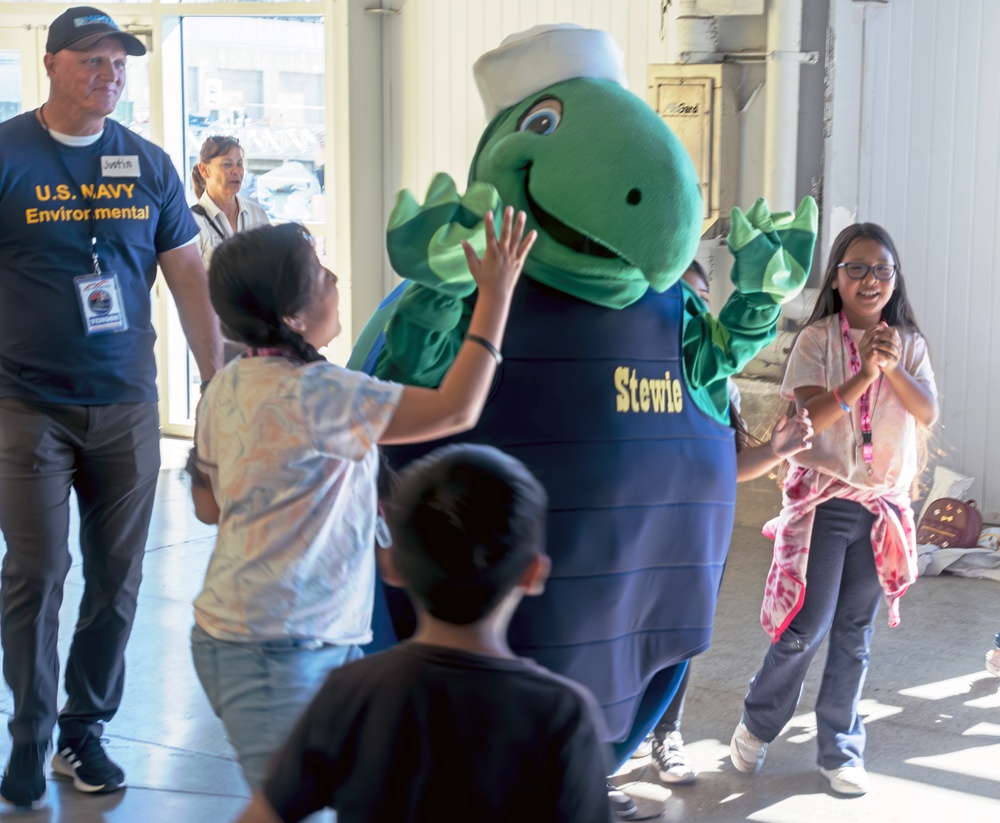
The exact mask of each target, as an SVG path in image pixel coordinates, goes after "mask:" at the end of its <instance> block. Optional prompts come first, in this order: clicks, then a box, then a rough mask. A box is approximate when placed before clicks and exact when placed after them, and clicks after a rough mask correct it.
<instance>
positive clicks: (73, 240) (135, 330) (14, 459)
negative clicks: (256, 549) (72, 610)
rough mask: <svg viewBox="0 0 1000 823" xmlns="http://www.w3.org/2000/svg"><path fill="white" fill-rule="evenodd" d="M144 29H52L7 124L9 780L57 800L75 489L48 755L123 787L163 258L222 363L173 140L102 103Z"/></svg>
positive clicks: (154, 446)
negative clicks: (40, 78) (34, 82)
mask: <svg viewBox="0 0 1000 823" xmlns="http://www.w3.org/2000/svg"><path fill="white" fill-rule="evenodd" d="M144 53H145V47H144V46H143V45H142V43H141V42H140V41H139V40H137V39H136V38H135V37H133V36H132V35H130V34H126V33H125V32H122V31H120V30H119V29H118V27H117V26H116V25H115V23H114V21H113V20H111V18H110V17H108V16H107V15H105V14H104V13H103V12H101V11H99V10H98V9H94V8H90V7H86V6H82V7H76V8H71V9H69V10H67V11H66V12H64V13H63V14H61V15H60V16H59V17H58V18H56V20H55V21H54V22H53V23H52V25H51V26H50V27H49V33H48V42H47V44H46V54H45V58H44V60H45V69H46V72H47V74H48V77H49V81H50V91H49V97H48V100H47V101H46V102H45V103H44V104H43V105H42V106H41V107H40V108H39V109H37V110H35V111H32V112H28V113H26V114H22V115H19V116H18V117H15V118H13V119H12V120H9V121H7V122H5V123H3V124H0V529H2V530H3V535H4V539H5V541H6V543H7V550H6V556H5V558H4V561H3V570H2V577H0V599H2V611H0V639H2V642H3V650H4V660H3V671H4V677H5V678H6V680H7V683H8V684H9V685H10V687H11V690H12V691H13V694H14V713H13V716H12V717H11V720H10V722H9V724H8V725H9V728H10V732H11V735H12V737H13V747H12V750H11V758H10V762H9V763H8V766H7V769H6V771H5V772H4V776H3V781H2V784H0V797H2V799H3V800H6V801H7V802H9V803H11V804H13V805H14V806H16V807H19V808H38V807H39V806H40V805H42V803H43V802H44V795H45V775H44V764H45V759H46V757H47V755H48V751H49V748H50V746H51V741H52V731H53V728H54V726H55V724H56V721H57V711H56V709H57V706H56V699H57V693H58V686H59V683H58V672H59V661H58V657H57V652H56V648H57V627H58V612H59V605H60V603H61V601H62V589H63V583H64V580H65V577H66V574H67V572H68V570H69V566H70V555H69V551H68V548H67V536H68V530H69V497H70V490H71V489H72V490H74V491H75V492H76V495H77V500H78V503H79V510H80V549H81V552H82V554H83V560H84V563H83V570H84V581H85V589H84V594H83V600H82V603H81V605H80V616H79V621H78V623H77V626H76V631H75V633H74V636H73V644H72V646H71V648H70V653H69V658H68V659H67V661H66V693H67V701H66V705H65V707H64V708H63V709H62V711H61V712H59V713H58V723H59V737H58V744H57V752H56V755H55V757H54V759H53V762H52V766H53V769H54V770H55V771H56V772H57V773H58V774H61V775H64V776H67V777H70V778H72V780H73V782H74V785H75V786H76V788H78V789H80V790H81V791H85V792H108V791H116V790H118V789H120V788H122V787H123V786H124V785H125V775H124V773H123V772H122V770H121V768H120V767H118V765H117V764H115V763H114V762H113V761H111V760H110V759H109V758H108V757H107V755H106V754H105V753H104V750H103V749H102V747H101V744H100V736H101V732H102V729H103V724H104V723H105V722H107V721H108V720H110V719H111V718H112V717H113V716H114V714H115V712H116V711H117V709H118V704H119V702H120V700H121V694H122V688H123V684H124V675H125V664H124V652H125V643H126V641H127V639H128V635H129V632H130V630H131V627H132V619H133V616H134V614H135V607H136V597H137V594H138V588H139V580H140V577H141V565H142V556H143V550H144V548H145V543H146V536H147V532H148V529H149V520H150V515H151V513H152V507H153V495H154V491H155V486H156V477H157V473H158V471H159V454H160V453H159V421H158V418H157V406H156V385H155V377H156V367H155V362H154V359H153V341H154V339H155V334H154V332H153V327H152V323H151V319H150V288H151V287H152V285H153V280H154V278H155V276H156V268H157V264H159V266H160V268H161V270H162V271H163V275H164V279H165V280H166V282H167V285H168V286H169V287H170V290H171V292H172V293H173V296H174V299H175V301H176V303H177V309H178V312H179V314H180V318H181V323H182V325H183V328H184V330H185V334H186V336H187V338H188V343H189V345H190V346H191V350H192V352H193V353H194V357H195V359H196V361H197V363H198V369H199V371H200V373H201V377H202V379H208V378H210V377H211V376H212V375H213V374H214V373H215V370H216V369H217V368H218V367H219V365H220V364H221V343H220V337H219V332H218V321H217V319H216V317H215V315H214V313H213V312H212V309H211V305H210V302H209V299H208V289H207V280H206V276H205V270H204V267H203V266H202V263H201V258H200V256H199V253H198V246H197V244H195V243H194V241H195V239H196V238H197V236H198V227H197V226H196V225H195V223H194V221H193V219H192V218H191V215H190V212H189V210H188V208H187V204H186V202H185V197H184V191H183V187H182V185H181V182H180V178H179V177H178V175H177V173H176V171H175V170H174V168H173V166H172V165H171V163H170V160H169V158H168V157H167V155H166V154H165V153H164V152H163V151H162V150H161V149H159V148H158V147H156V146H154V145H152V144H151V143H149V142H147V141H146V140H144V139H142V138H141V137H139V136H138V135H135V134H133V133H132V132H130V131H129V130H128V129H126V128H124V127H122V126H121V125H119V124H118V123H115V122H112V121H109V120H107V119H106V118H107V116H108V115H109V114H110V113H111V112H112V111H113V110H114V108H115V106H116V105H117V103H118V99H119V97H120V96H121V93H122V89H123V87H124V84H125V60H126V55H142V54H144Z"/></svg>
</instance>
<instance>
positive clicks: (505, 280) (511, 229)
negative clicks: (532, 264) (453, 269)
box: [462, 206, 538, 294]
mask: <svg viewBox="0 0 1000 823" xmlns="http://www.w3.org/2000/svg"><path fill="white" fill-rule="evenodd" d="M526 220H527V215H526V214H525V213H524V212H523V211H519V212H518V213H517V216H516V217H515V215H514V209H513V208H512V207H511V206H508V207H507V208H505V209H504V211H503V220H502V222H501V224H500V236H499V238H498V237H497V233H496V226H495V224H494V221H493V212H492V211H488V212H486V217H485V218H484V222H485V224H486V252H485V254H483V256H482V258H480V257H479V255H478V254H476V250H475V249H474V248H473V247H472V244H471V243H470V242H469V241H468V240H462V248H463V249H464V250H465V259H466V261H467V262H468V264H469V271H470V272H472V277H473V279H474V280H475V281H476V285H477V286H478V287H479V289H480V291H485V290H490V289H494V290H496V291H498V292H500V293H504V294H507V293H510V292H512V291H513V290H514V286H515V285H516V284H517V280H518V278H519V277H520V276H521V269H522V268H524V261H525V260H526V259H527V257H528V252H529V251H531V247H532V245H533V244H534V242H535V238H536V237H537V236H538V235H537V233H536V232H535V231H534V230H532V231H530V232H528V234H527V236H525V234H524V224H525V221H526Z"/></svg>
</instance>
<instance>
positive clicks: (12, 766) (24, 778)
mask: <svg viewBox="0 0 1000 823" xmlns="http://www.w3.org/2000/svg"><path fill="white" fill-rule="evenodd" d="M50 746H51V743H49V741H45V742H44V743H15V744H14V746H13V748H12V749H11V752H10V762H8V763H7V768H6V769H5V770H4V773H3V781H2V782H0V799H2V800H4V802H6V803H9V804H10V805H11V806H13V807H14V808H15V809H16V810H17V811H33V810H35V809H42V808H44V807H45V758H46V757H48V755H49V748H50Z"/></svg>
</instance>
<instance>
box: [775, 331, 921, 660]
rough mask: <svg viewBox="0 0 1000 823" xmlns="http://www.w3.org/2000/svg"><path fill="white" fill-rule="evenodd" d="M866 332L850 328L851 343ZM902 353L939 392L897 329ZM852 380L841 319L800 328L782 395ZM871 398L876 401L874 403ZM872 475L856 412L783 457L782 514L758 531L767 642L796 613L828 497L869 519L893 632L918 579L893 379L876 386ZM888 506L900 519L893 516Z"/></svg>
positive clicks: (908, 472) (913, 345)
mask: <svg viewBox="0 0 1000 823" xmlns="http://www.w3.org/2000/svg"><path fill="white" fill-rule="evenodd" d="M863 333H864V332H862V331H861V330H858V329H851V336H852V338H853V339H854V342H855V344H857V342H858V341H859V340H860V339H861V336H862V334H863ZM900 338H901V340H902V343H903V353H902V355H901V356H900V359H899V366H898V368H905V369H906V370H907V371H908V372H909V373H910V374H911V375H913V376H914V378H915V379H916V380H917V381H918V382H920V383H923V384H924V385H925V386H927V387H928V388H929V389H930V391H931V392H932V393H933V394H935V395H936V394H937V389H936V387H935V383H934V372H933V369H932V368H931V363H930V356H929V354H928V351H927V343H926V342H925V341H924V338H923V337H922V336H921V335H919V334H915V333H912V332H905V331H901V332H900ZM850 376H851V368H850V365H849V362H848V360H847V353H846V350H845V346H844V342H843V339H842V337H841V333H840V324H839V319H838V317H837V315H833V316H831V317H824V318H822V319H821V320H819V321H817V322H816V323H814V324H812V325H811V326H808V327H806V328H805V329H803V331H802V333H801V334H800V335H799V336H798V338H797V339H796V341H795V347H794V348H793V349H792V352H791V354H790V355H789V357H788V366H787V368H786V370H785V379H784V381H783V382H782V385H781V396H782V397H784V398H785V399H787V400H794V399H795V390H796V389H797V388H803V387H806V386H820V387H822V388H824V389H825V390H827V391H829V390H830V389H832V388H833V387H834V386H839V385H840V384H842V383H843V382H844V381H845V380H847V378H849V377H850ZM876 396H877V400H876ZM872 404H873V407H874V411H873V413H872V435H873V436H872V442H873V444H874V462H873V463H872V466H871V474H869V473H868V466H867V465H866V464H865V463H864V460H863V459H862V456H861V454H860V453H859V450H858V449H857V444H858V443H860V442H861V420H860V417H859V412H858V408H857V405H855V407H854V408H852V409H851V413H850V414H849V415H848V414H845V415H843V416H842V417H840V418H839V419H838V420H836V421H835V422H834V423H833V424H832V425H831V426H829V427H828V428H826V429H824V430H823V431H821V432H819V433H818V434H816V435H815V436H814V437H813V439H812V444H813V445H812V448H811V449H807V450H806V451H802V452H799V453H798V454H796V455H794V456H793V457H791V458H789V462H790V463H791V464H792V465H791V468H790V470H789V473H788V477H787V478H786V480H785V486H784V492H783V496H782V502H783V505H782V510H781V514H780V515H779V516H778V517H777V518H775V519H774V520H772V521H770V522H769V523H768V524H767V525H765V527H764V535H765V536H766V537H770V538H772V539H773V540H774V559H773V561H772V563H771V570H770V571H769V573H768V576H767V584H766V586H765V590H764V602H763V605H762V607H761V615H760V620H761V625H762V626H763V627H764V630H765V631H766V632H767V633H768V634H769V635H770V636H771V639H772V640H775V641H776V640H777V639H778V638H779V637H781V634H782V632H784V630H785V629H786V628H787V627H788V625H789V623H791V621H792V618H793V617H794V616H795V615H796V614H797V613H798V611H799V609H800V608H801V607H802V602H803V600H804V599H805V591H806V582H807V581H806V568H807V565H808V560H809V547H810V542H811V538H812V527H813V519H814V517H815V509H816V506H818V505H820V504H821V503H823V502H825V501H827V500H830V499H832V498H842V499H847V500H854V501H856V502H858V503H860V504H861V505H862V506H864V507H865V508H866V509H868V510H869V511H870V512H872V513H873V514H874V515H875V523H874V524H873V526H872V551H873V552H874V554H875V566H876V570H877V572H878V576H879V582H880V583H881V585H882V591H883V593H884V594H885V597H886V602H887V604H888V606H889V625H890V626H895V625H897V624H898V623H899V598H900V597H901V596H902V595H903V593H904V592H905V591H906V589H907V587H908V586H909V585H910V584H911V583H912V582H913V581H914V580H916V578H917V563H916V541H915V533H914V532H915V530H914V525H913V511H912V509H911V508H910V486H911V485H912V483H913V479H914V476H915V474H916V469H917V434H916V420H915V419H914V418H913V415H912V414H910V413H909V412H908V411H907V410H906V408H905V406H903V404H902V402H901V401H900V400H899V398H898V397H897V396H896V394H895V392H894V391H893V390H892V387H891V386H890V385H889V381H888V380H885V379H883V380H882V384H881V387H878V381H876V384H875V386H874V387H873V389H872ZM889 504H892V505H893V506H895V507H896V508H898V509H899V511H900V516H899V517H897V516H896V513H895V512H894V511H893V510H892V508H891V507H890V505H889Z"/></svg>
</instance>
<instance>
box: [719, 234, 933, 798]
mask: <svg viewBox="0 0 1000 823" xmlns="http://www.w3.org/2000/svg"><path fill="white" fill-rule="evenodd" d="M781 394H782V396H783V397H785V398H786V399H787V400H789V401H791V403H792V404H793V405H794V407H795V408H796V409H797V410H798V411H799V412H803V411H807V412H808V413H809V418H810V419H811V420H812V425H813V430H814V435H813V438H812V448H811V449H809V450H806V451H801V452H799V453H798V454H796V455H794V456H793V457H791V458H790V459H789V463H790V471H789V472H788V475H787V477H786V478H785V482H784V491H783V507H782V511H781V514H780V515H779V516H778V517H777V518H776V519H775V520H773V521H771V522H770V523H768V524H767V526H765V529H764V532H765V534H767V535H768V536H769V537H773V538H774V540H775V545H774V562H773V563H772V565H771V570H770V572H769V574H768V578H767V584H766V586H765V593H764V604H763V607H762V609H761V623H762V624H763V626H764V629H765V630H766V631H767V632H768V634H770V636H771V639H772V641H773V643H772V645H771V647H770V648H769V649H768V652H767V655H766V656H765V658H764V663H763V665H762V666H761V668H760V671H758V672H757V674H756V675H755V676H754V677H753V679H752V680H751V681H750V690H749V692H748V693H747V696H746V698H745V699H744V701H743V717H742V718H741V719H740V722H739V724H738V725H737V727H736V731H735V732H734V733H733V738H732V742H731V744H730V756H731V758H732V761H733V765H735V766H736V768H737V769H739V770H740V771H743V772H756V771H757V770H759V769H760V767H761V766H762V765H763V763H764V756H765V754H766V752H767V746H768V743H770V742H771V741H772V740H774V739H775V738H776V737H777V736H778V735H779V734H780V733H781V730H782V729H783V728H784V726H785V724H786V723H787V722H788V721H789V720H790V719H791V717H792V714H793V713H794V712H795V709H796V706H797V704H798V701H799V696H800V694H801V691H802V683H803V681H804V679H805V676H806V671H807V670H808V668H809V664H810V662H811V661H812V658H813V655H815V654H816V651H817V650H818V649H819V646H820V643H821V642H822V641H823V639H824V638H825V637H826V635H827V634H829V635H830V643H829V652H828V655H827V660H826V666H825V668H824V672H823V680H822V685H821V687H820V692H819V696H818V697H817V701H816V726H817V743H818V745H819V754H818V764H819V766H820V769H821V771H822V773H823V775H824V776H825V777H826V778H827V779H828V780H829V781H830V785H831V788H832V789H833V790H834V792H836V793H838V794H844V795H860V794H864V793H865V792H866V791H868V788H869V783H870V780H869V777H868V773H867V772H866V771H865V762H864V748H865V730H864V725H863V723H862V721H861V717H860V715H859V714H858V701H859V699H860V697H861V689H862V686H863V685H864V680H865V674H866V673H867V670H868V662H869V658H870V644H871V637H872V631H873V629H874V622H875V614H876V611H877V610H878V605H879V601H880V600H882V599H883V597H884V598H885V600H886V603H887V606H888V617H889V625H890V626H895V625H897V624H898V622H899V598H900V597H901V596H902V594H903V593H904V592H905V591H906V589H907V587H908V586H909V585H910V584H911V583H912V582H913V581H914V580H915V579H916V576H917V564H916V545H915V538H914V535H915V531H916V530H915V528H914V524H913V511H912V509H911V508H910V498H909V491H910V485H911V483H912V481H913V479H914V477H915V475H916V472H917V464H918V454H917V453H918V448H917V426H918V425H921V426H930V425H931V424H932V423H933V422H934V421H935V419H936V418H937V415H938V402H937V389H936V388H935V385H934V373H933V370H932V369H931V363H930V356H929V353H928V349H927V343H926V341H925V340H924V337H923V335H922V334H921V332H920V329H919V328H918V327H917V323H916V320H915V319H914V316H913V310H912V308H911V306H910V303H909V301H908V300H907V297H906V286H905V282H904V278H903V272H902V269H901V267H900V265H899V254H898V253H897V251H896V247H895V244H894V243H893V242H892V239H891V238H890V237H889V234H888V233H887V232H886V230H885V229H883V228H882V227H881V226H877V225H875V224H874V223H858V224H855V225H853V226H850V227H848V228H847V229H845V230H844V231H842V232H841V233H840V235H839V236H838V237H837V239H836V240H835V241H834V243H833V248H832V249H831V253H830V263H829V265H828V267H827V270H826V275H825V278H824V281H823V286H822V288H821V289H820V292H819V296H818V298H817V302H816V307H815V309H814V310H813V312H812V315H811V316H810V317H809V319H808V321H807V322H806V325H805V327H804V328H803V329H802V331H801V332H800V333H799V336H798V337H797V338H796V341H795V344H794V346H793V347H792V351H791V353H790V354H789V357H788V363H787V365H786V367H785V376H784V381H783V383H782V386H781Z"/></svg>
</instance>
